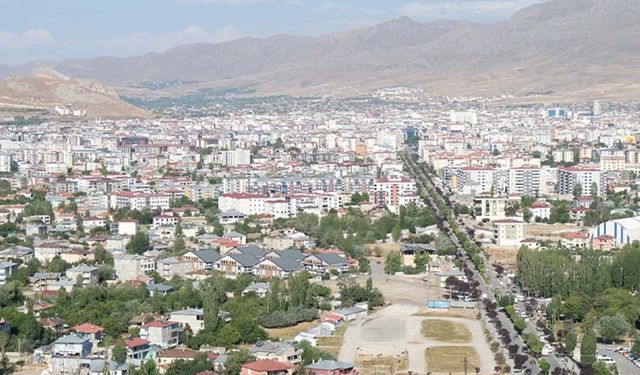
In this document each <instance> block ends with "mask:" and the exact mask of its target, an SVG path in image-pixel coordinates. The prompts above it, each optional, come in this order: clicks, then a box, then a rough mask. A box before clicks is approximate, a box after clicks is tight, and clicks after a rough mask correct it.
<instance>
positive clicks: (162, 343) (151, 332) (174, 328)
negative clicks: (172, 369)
mask: <svg viewBox="0 0 640 375" xmlns="http://www.w3.org/2000/svg"><path fill="white" fill-rule="evenodd" d="M179 333H180V326H179V324H178V323H177V322H173V321H167V320H156V321H153V322H150V323H147V324H145V325H143V326H142V327H140V337H141V338H143V339H145V340H148V341H150V342H151V343H152V344H154V345H157V346H159V347H161V348H163V349H167V348H173V347H175V346H177V345H178V341H179V337H178V336H179Z"/></svg>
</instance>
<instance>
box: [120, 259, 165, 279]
mask: <svg viewBox="0 0 640 375" xmlns="http://www.w3.org/2000/svg"><path fill="white" fill-rule="evenodd" d="M113 269H114V271H115V274H116V276H117V277H118V280H121V281H129V280H135V279H137V278H138V277H140V276H143V275H146V274H147V273H148V272H151V271H154V270H155V269H156V262H155V260H154V259H153V258H151V257H146V256H143V255H134V254H124V253H117V254H114V255H113Z"/></svg>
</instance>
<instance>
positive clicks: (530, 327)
mask: <svg viewBox="0 0 640 375" xmlns="http://www.w3.org/2000/svg"><path fill="white" fill-rule="evenodd" d="M405 162H409V163H412V164H413V166H414V172H416V171H417V172H418V174H419V176H418V177H419V179H418V183H419V185H420V184H421V182H423V181H424V182H426V183H427V184H431V186H432V187H433V188H434V189H435V186H434V185H433V182H432V180H431V179H429V178H428V176H427V175H426V173H425V171H424V170H423V169H422V168H420V167H417V166H416V164H415V163H413V161H412V160H410V159H409V158H406V159H405ZM415 167H417V168H415ZM434 182H435V181H434ZM438 187H439V188H440V189H441V191H442V192H448V193H449V194H452V192H451V190H450V189H449V187H447V186H444V185H442V184H439V186H438ZM427 196H428V194H427ZM441 198H442V199H443V197H441ZM427 199H428V203H429V204H430V206H432V207H434V208H435V210H436V213H438V212H437V211H438V210H437V206H436V205H435V204H434V202H433V200H432V198H431V197H429V196H428V198H427ZM444 224H445V226H446V227H447V228H448V223H447V222H446V221H445V222H444ZM459 224H460V223H459ZM468 229H469V228H468V227H467V224H466V222H464V221H463V222H462V224H460V230H461V231H462V232H463V233H467V230H468ZM450 234H451V232H450ZM450 237H451V239H452V241H453V242H454V244H455V245H456V246H457V247H458V248H459V249H461V246H460V242H459V241H458V239H457V238H456V236H454V235H451V236H450ZM479 255H480V257H481V258H482V260H483V262H484V265H485V277H484V278H482V277H480V280H481V281H480V285H481V289H482V286H483V284H484V285H485V286H487V283H488V286H489V288H490V289H491V291H492V292H493V291H498V292H499V293H501V294H510V293H511V290H509V289H510V288H509V287H508V286H507V285H506V284H505V283H500V277H499V275H498V274H497V272H495V269H494V267H493V265H492V264H491V262H490V261H489V259H488V258H487V257H486V255H485V254H484V253H483V252H482V251H480V252H479ZM471 269H472V270H473V271H474V274H477V271H476V270H475V268H474V267H471ZM478 276H480V275H479V274H478ZM474 278H475V276H474ZM476 280H478V279H476ZM513 287H515V288H516V291H517V292H518V293H520V294H522V290H520V289H519V286H518V285H515V286H513ZM487 295H488V296H489V299H490V300H493V301H495V296H494V295H493V293H491V294H490V293H487ZM520 308H521V311H524V306H523V305H522V304H520ZM501 315H502V314H501ZM501 315H499V317H501ZM500 320H501V322H502V323H503V326H505V325H504V322H503V320H502V319H500ZM505 328H507V329H508V330H509V333H510V335H513V333H514V332H515V329H513V326H512V325H511V324H509V325H506V326H505ZM529 332H532V333H535V332H536V320H535V319H530V320H529V322H527V329H526V330H525V333H529ZM516 334H517V332H516ZM512 337H513V336H512ZM516 337H518V338H520V336H516ZM515 341H516V344H518V345H519V346H521V345H524V343H523V342H522V341H521V340H519V341H520V342H518V340H515ZM546 358H547V360H548V361H549V363H550V364H551V366H552V368H556V367H558V368H561V369H564V370H568V371H571V372H574V373H576V374H578V373H579V372H580V368H579V367H578V366H577V365H576V364H575V363H574V362H572V361H570V360H568V361H567V360H565V359H563V358H559V357H558V356H556V354H555V353H552V354H550V355H548V356H547V357H546ZM531 365H532V366H533V368H534V369H537V364H533V363H532V364H531ZM538 371H539V370H538Z"/></svg>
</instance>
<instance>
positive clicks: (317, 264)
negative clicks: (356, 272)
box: [302, 253, 349, 274]
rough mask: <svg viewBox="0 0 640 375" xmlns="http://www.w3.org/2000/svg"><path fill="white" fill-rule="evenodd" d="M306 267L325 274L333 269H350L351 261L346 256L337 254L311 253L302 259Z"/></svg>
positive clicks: (339, 270)
mask: <svg viewBox="0 0 640 375" xmlns="http://www.w3.org/2000/svg"><path fill="white" fill-rule="evenodd" d="M302 264H303V266H304V268H305V269H306V270H307V271H309V272H313V273H316V274H325V273H327V272H329V270H331V269H335V270H336V271H338V272H344V271H348V270H349V263H348V262H347V259H346V258H343V257H341V256H339V255H337V254H331V253H327V254H311V255H309V256H307V257H306V258H304V259H303V260H302Z"/></svg>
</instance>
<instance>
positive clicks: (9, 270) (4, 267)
mask: <svg viewBox="0 0 640 375" xmlns="http://www.w3.org/2000/svg"><path fill="white" fill-rule="evenodd" d="M17 269H18V264H17V263H13V262H0V285H4V284H5V283H6V282H7V280H8V279H9V278H10V277H11V275H13V273H14V272H16V270H17Z"/></svg>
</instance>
